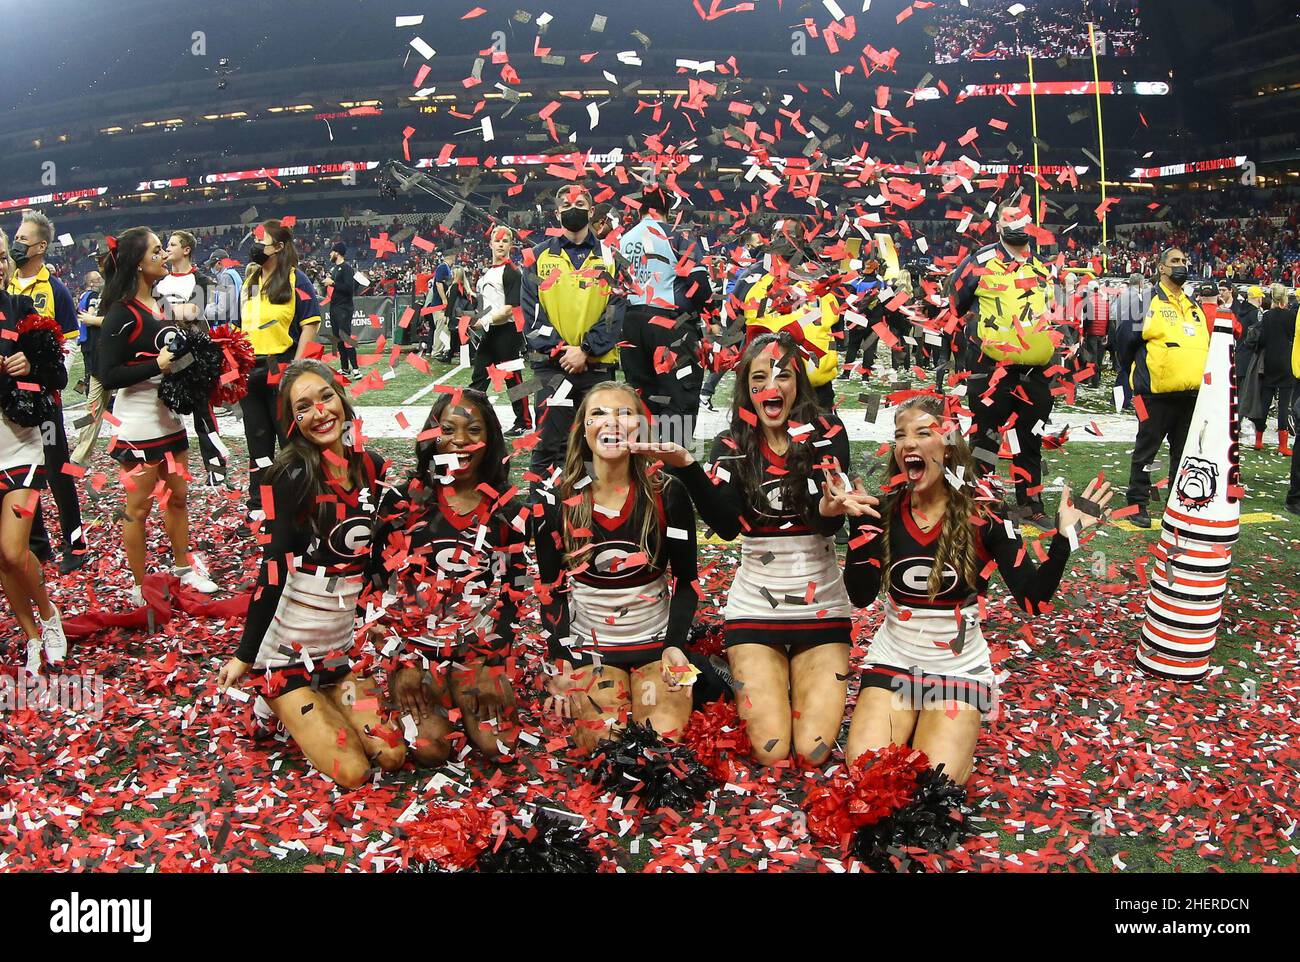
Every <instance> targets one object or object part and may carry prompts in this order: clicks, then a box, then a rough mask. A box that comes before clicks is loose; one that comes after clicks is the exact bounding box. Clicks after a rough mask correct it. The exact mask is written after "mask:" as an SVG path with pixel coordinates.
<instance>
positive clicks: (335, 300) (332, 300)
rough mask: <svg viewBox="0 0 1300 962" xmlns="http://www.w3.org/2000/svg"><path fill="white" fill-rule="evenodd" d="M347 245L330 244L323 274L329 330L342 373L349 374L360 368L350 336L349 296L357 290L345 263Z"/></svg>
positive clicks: (347, 375)
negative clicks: (332, 333)
mask: <svg viewBox="0 0 1300 962" xmlns="http://www.w3.org/2000/svg"><path fill="white" fill-rule="evenodd" d="M347 257H348V246H347V245H346V244H343V243H338V244H335V245H334V246H333V247H331V248H330V263H331V264H333V265H334V266H333V267H332V268H330V272H329V274H327V275H326V278H325V287H326V288H327V291H328V294H327V296H328V298H329V305H330V330H331V331H333V332H334V339H335V340H336V341H337V342H338V349H339V367H341V368H342V369H343V376H344V377H347V378H353V377H356V376H358V375H359V374H360V373H361V372H360V371H358V370H357V342H356V341H355V340H354V339H353V337H352V298H353V296H354V295H355V294H356V292H357V282H356V280H354V276H355V275H356V270H355V269H354V268H353V267H352V265H351V264H349V263H348V260H347Z"/></svg>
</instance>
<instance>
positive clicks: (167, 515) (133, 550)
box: [99, 227, 217, 607]
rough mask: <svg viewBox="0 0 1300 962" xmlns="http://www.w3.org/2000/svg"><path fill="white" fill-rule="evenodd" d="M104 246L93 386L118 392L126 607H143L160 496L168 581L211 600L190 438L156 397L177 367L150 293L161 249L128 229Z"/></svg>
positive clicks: (168, 330)
mask: <svg viewBox="0 0 1300 962" xmlns="http://www.w3.org/2000/svg"><path fill="white" fill-rule="evenodd" d="M107 243H108V253H107V254H105V255H104V257H103V258H101V260H100V263H99V269H100V271H101V273H103V275H104V290H103V293H102V294H101V295H100V300H99V312H100V314H101V315H102V316H103V318H104V323H103V329H102V330H103V333H102V337H101V342H100V371H99V379H100V382H101V383H102V384H103V385H104V390H105V391H109V392H111V391H116V392H117V397H116V398H115V399H114V401H113V417H114V418H115V419H116V420H117V422H118V428H117V434H116V435H115V436H114V437H113V439H112V441H111V442H110V443H109V446H108V453H109V455H110V456H111V457H113V459H114V460H116V461H117V462H118V463H119V464H120V465H121V466H122V479H123V485H124V486H125V487H126V521H125V522H124V523H123V525H122V544H123V546H124V547H125V548H126V560H127V564H128V565H129V566H130V568H131V576H132V578H134V579H135V587H134V588H133V589H132V593H131V600H132V602H133V603H134V604H135V605H136V606H137V607H138V606H140V605H143V604H144V603H145V602H144V594H143V590H142V588H143V585H144V576H145V550H146V544H145V521H146V520H147V519H148V517H149V513H150V512H151V511H152V510H153V505H154V501H155V499H156V498H157V493H158V492H159V490H160V488H161V489H165V493H163V495H162V498H161V500H162V504H163V527H164V528H165V529H166V531H167V537H168V540H170V542H171V547H172V560H173V567H172V573H173V574H175V575H176V576H177V577H178V578H180V580H181V584H183V585H185V586H186V587H188V588H193V589H194V590H196V591H200V592H203V593H204V594H212V593H213V592H215V591H216V590H217V586H216V584H215V583H214V582H213V581H212V579H210V578H209V577H208V573H207V571H206V570H205V569H204V567H203V563H202V561H200V560H199V559H198V558H195V557H191V555H190V516H189V508H188V507H187V504H186V498H187V496H188V477H189V472H188V451H189V438H188V436H187V434H186V432H185V425H184V424H183V423H182V422H181V419H180V417H179V416H177V414H176V413H175V412H174V411H172V410H171V409H170V408H169V407H167V405H166V404H164V403H163V401H162V399H161V398H160V397H159V395H158V388H159V385H161V384H162V379H163V375H164V374H166V373H167V372H168V371H169V370H171V368H172V366H173V364H174V363H175V362H176V356H175V353H174V351H175V348H176V347H177V340H176V338H177V335H178V333H179V332H178V331H177V329H176V326H175V324H174V323H173V322H171V321H169V320H167V318H166V317H165V316H164V313H163V311H162V309H161V307H160V305H159V304H158V302H157V301H156V300H155V299H154V293H153V289H154V285H155V284H157V283H158V281H159V280H161V279H162V278H163V277H166V276H167V273H168V270H167V261H166V259H165V254H164V251H163V246H162V242H161V241H159V239H158V235H157V234H155V233H154V232H153V231H151V230H150V229H149V228H147V227H132V228H131V229H130V230H128V231H126V232H125V233H123V234H122V236H121V237H117V238H113V237H110V238H108V241H107Z"/></svg>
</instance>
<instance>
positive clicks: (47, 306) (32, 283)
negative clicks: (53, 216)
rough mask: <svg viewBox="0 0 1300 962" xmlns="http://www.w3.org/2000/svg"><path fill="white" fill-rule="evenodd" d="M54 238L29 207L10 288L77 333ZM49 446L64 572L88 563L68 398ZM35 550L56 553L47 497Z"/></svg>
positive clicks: (51, 428) (50, 431) (52, 426)
mask: <svg viewBox="0 0 1300 962" xmlns="http://www.w3.org/2000/svg"><path fill="white" fill-rule="evenodd" d="M53 242H54V225H53V224H52V223H50V219H49V218H48V217H46V216H45V215H44V214H42V213H41V212H40V211H35V210H25V211H23V219H22V223H20V224H19V225H18V230H17V232H16V233H15V234H14V242H13V244H11V245H10V247H9V254H10V256H11V257H12V258H13V261H14V263H15V264H17V265H18V269H17V270H16V271H14V272H12V273H11V275H10V277H9V285H8V287H9V293H11V294H23V295H26V296H27V297H30V298H31V299H32V303H33V305H35V308H36V313H38V314H40V315H42V316H44V317H52V318H54V320H55V321H57V322H58V324H59V328H60V330H62V331H63V336H64V337H65V338H74V337H76V336H77V304H76V301H74V300H73V299H72V294H71V292H69V291H68V289H67V288H66V287H65V286H64V285H63V282H62V281H61V280H59V279H58V278H57V277H55V276H54V275H53V274H51V273H50V269H49V267H48V266H47V265H46V263H45V258H46V255H47V254H48V252H49V249H50V244H52V243H53ZM41 438H42V442H43V443H44V445H45V476H46V478H47V480H48V482H49V486H50V493H51V494H52V495H53V496H54V504H55V506H56V507H57V508H58V510H59V527H60V528H61V529H62V532H63V556H62V557H61V558H60V559H59V571H60V572H61V573H62V574H70V573H71V572H73V571H76V570H77V569H78V568H80V567H81V566H82V565H84V564H85V563H86V560H87V559H86V539H85V536H84V535H83V534H82V530H81V502H80V501H79V500H78V498H77V482H76V481H75V480H74V479H73V477H72V476H71V475H69V474H68V473H67V472H65V471H64V470H63V468H64V466H65V465H66V464H68V462H69V460H70V456H69V453H68V435H67V432H66V430H65V428H64V425H63V403H62V401H61V399H60V398H59V397H58V396H57V395H56V396H55V398H54V419H53V422H52V423H48V424H44V425H42V426H41ZM31 547H32V553H33V554H35V555H36V557H37V558H39V559H41V560H42V561H49V560H51V559H52V558H53V555H54V552H53V550H51V548H50V536H49V533H48V532H47V531H46V530H45V517H44V514H43V512H42V511H41V502H40V501H39V500H38V501H37V502H36V517H35V518H34V519H33V520H32V534H31Z"/></svg>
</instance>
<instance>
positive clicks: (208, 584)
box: [172, 555, 220, 595]
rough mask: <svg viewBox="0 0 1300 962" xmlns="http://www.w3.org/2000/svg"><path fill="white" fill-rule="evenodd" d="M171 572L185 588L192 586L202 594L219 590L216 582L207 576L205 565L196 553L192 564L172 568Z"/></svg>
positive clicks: (214, 592) (210, 593)
mask: <svg viewBox="0 0 1300 962" xmlns="http://www.w3.org/2000/svg"><path fill="white" fill-rule="evenodd" d="M172 574H174V575H175V576H176V577H178V578H180V579H181V584H183V585H184V586H185V587H186V588H193V589H194V590H195V591H198V592H201V593H202V594H205V595H212V594H216V593H217V591H219V590H220V589H219V588H218V587H217V583H216V582H215V581H213V580H212V579H211V578H209V577H208V569H207V566H206V565H205V564H204V563H203V561H202V559H201V558H199V556H198V555H194V556H193V563H192V564H189V565H186V566H184V567H182V566H180V565H177V566H176V567H174V568H172Z"/></svg>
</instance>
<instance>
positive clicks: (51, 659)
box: [28, 608, 68, 665]
mask: <svg viewBox="0 0 1300 962" xmlns="http://www.w3.org/2000/svg"><path fill="white" fill-rule="evenodd" d="M36 620H37V621H38V622H39V623H40V626H41V643H42V645H44V647H45V661H46V663H47V664H50V665H61V664H63V659H64V658H66V657H67V654H68V636H67V635H65V634H64V633H63V619H61V618H60V617H59V609H57V608H55V609H54V617H53V618H51V619H50V620H49V621H46V620H45V619H44V618H42V617H41V616H40V614H39V613H38V614H37V616H36ZM30 658H31V653H30V652H29V653H28V660H29V661H30Z"/></svg>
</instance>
